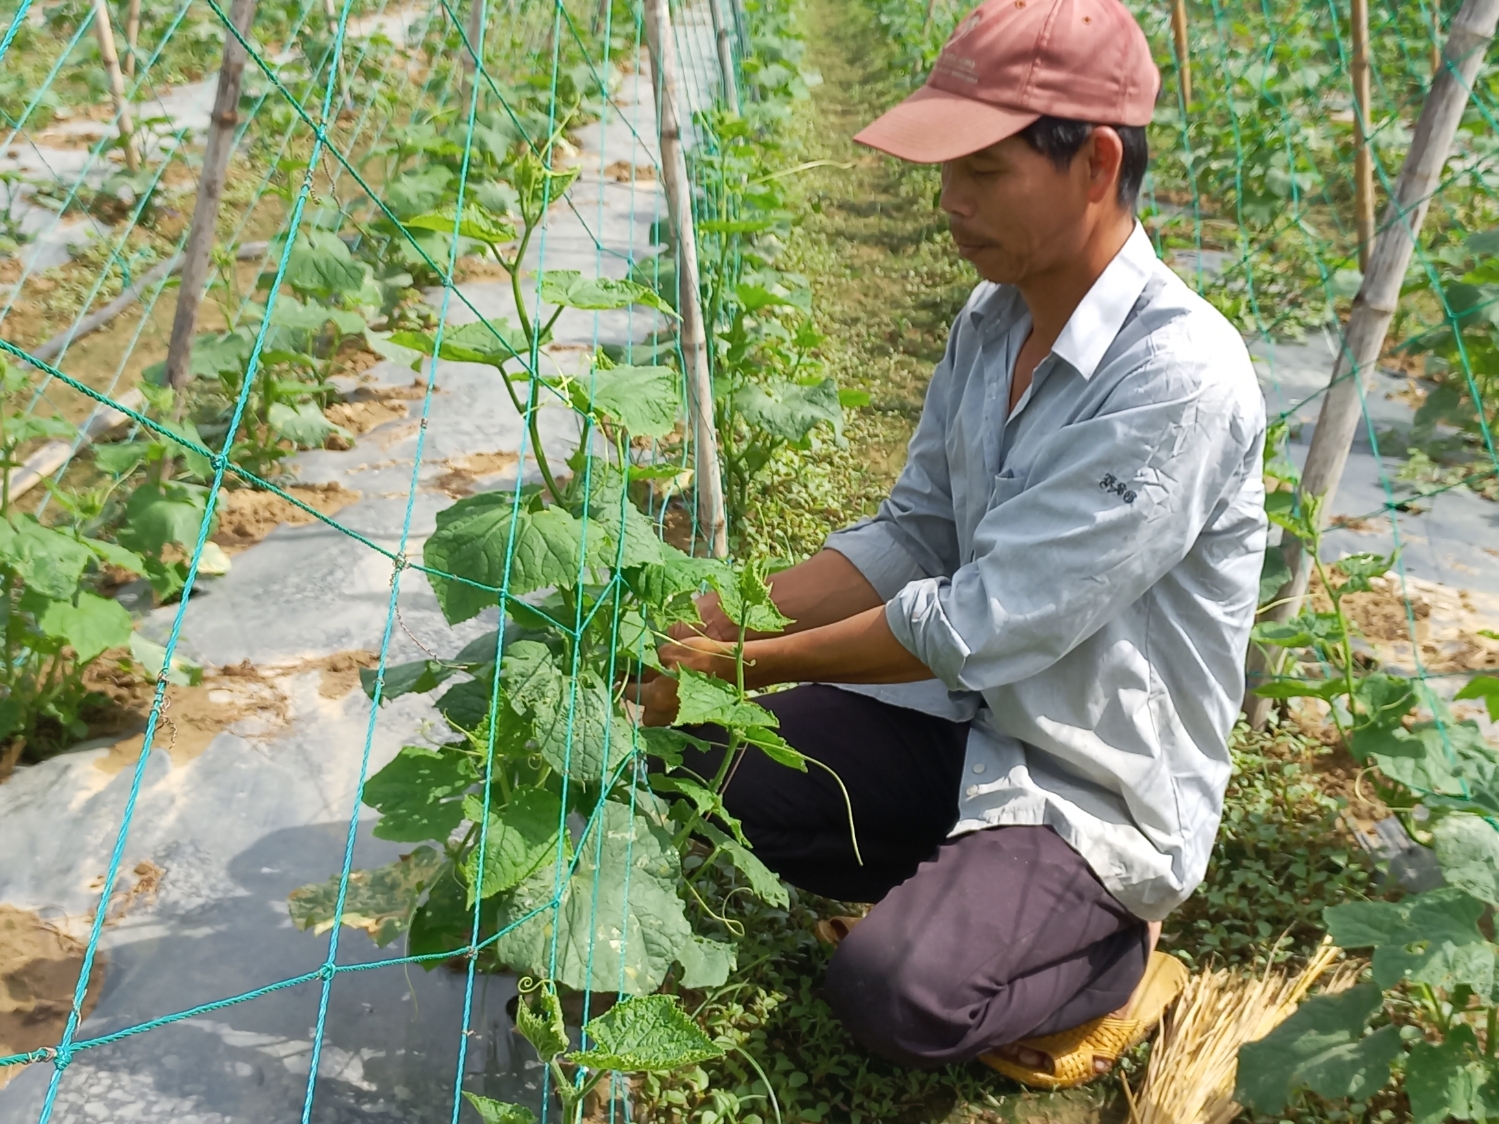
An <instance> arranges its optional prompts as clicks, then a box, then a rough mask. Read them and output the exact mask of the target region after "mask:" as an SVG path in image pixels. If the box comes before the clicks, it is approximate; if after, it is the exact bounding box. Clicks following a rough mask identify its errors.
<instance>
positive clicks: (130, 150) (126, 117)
mask: <svg viewBox="0 0 1499 1124" xmlns="http://www.w3.org/2000/svg"><path fill="white" fill-rule="evenodd" d="M94 35H95V37H96V38H98V40H99V57H100V58H101V59H103V60H104V73H105V75H106V76H107V77H108V78H109V96H110V97H111V98H112V99H113V101H114V108H115V120H116V121H118V122H119V128H120V147H121V148H123V149H124V150H125V167H127V168H129V169H130V170H131V171H132V172H134V171H138V170H139V169H140V166H141V162H140V157H139V156H138V155H137V154H136V151H135V119H134V117H133V116H132V115H131V113H130V103H129V102H128V101H126V100H125V77H124V75H122V74H121V73H120V56H119V55H118V54H116V53H115V33H114V28H113V27H112V26H111V25H110V22H109V5H108V4H107V3H105V0H94Z"/></svg>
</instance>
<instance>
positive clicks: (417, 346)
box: [390, 318, 531, 367]
mask: <svg viewBox="0 0 1499 1124" xmlns="http://www.w3.org/2000/svg"><path fill="white" fill-rule="evenodd" d="M390 342H391V343H392V344H395V345H397V346H399V347H402V348H407V349H410V350H411V351H414V352H416V353H417V354H419V355H431V354H432V353H433V350H434V349H436V352H437V357H438V358H439V359H450V360H452V361H453V362H455V363H483V364H485V365H486V366H490V367H504V366H505V364H506V363H510V362H513V361H515V360H517V359H519V360H521V361H524V360H525V359H527V358H528V357H529V356H530V354H531V344H530V341H529V340H527V339H526V334H525V333H524V332H522V331H521V330H520V329H519V328H517V327H515V326H513V325H512V324H511V323H510V322H509V321H508V320H504V319H500V318H495V319H493V320H475V321H473V322H472V323H470V324H458V325H453V324H449V325H447V326H445V327H444V328H443V330H442V340H441V342H440V343H439V341H438V339H437V333H436V332H418V331H409V330H403V331H399V332H392V333H391V334H390Z"/></svg>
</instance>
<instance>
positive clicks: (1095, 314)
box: [1051, 222, 1158, 379]
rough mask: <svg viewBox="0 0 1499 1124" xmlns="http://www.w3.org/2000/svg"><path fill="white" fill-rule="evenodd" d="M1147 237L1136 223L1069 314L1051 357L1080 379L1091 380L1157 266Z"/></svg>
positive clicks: (1053, 347) (1143, 229)
mask: <svg viewBox="0 0 1499 1124" xmlns="http://www.w3.org/2000/svg"><path fill="white" fill-rule="evenodd" d="M1157 260H1158V259H1157V258H1156V254H1155V247H1154V246H1152V245H1151V244H1150V236H1149V235H1148V234H1146V233H1145V228H1144V227H1143V226H1141V225H1140V224H1139V223H1138V222H1137V223H1135V229H1134V230H1133V231H1131V232H1130V236H1129V237H1128V238H1127V239H1125V242H1124V245H1123V246H1121V247H1120V249H1119V252H1118V253H1117V254H1115V255H1114V260H1113V261H1111V262H1109V264H1108V266H1107V267H1106V268H1105V269H1104V271H1103V272H1102V273H1101V274H1099V275H1098V280H1097V281H1095V282H1093V287H1092V288H1091V289H1089V290H1088V295H1087V296H1085V297H1083V299H1082V303H1080V304H1079V305H1078V306H1077V307H1076V308H1075V309H1073V311H1072V315H1071V316H1070V317H1069V318H1068V320H1067V325H1066V327H1064V328H1063V329H1062V334H1061V335H1060V336H1058V337H1057V342H1056V343H1054V344H1053V345H1052V348H1051V350H1052V354H1054V355H1056V356H1058V357H1059V358H1061V359H1064V360H1066V362H1067V363H1068V365H1069V366H1071V367H1072V368H1073V370H1075V371H1077V373H1078V374H1080V375H1082V376H1083V378H1085V379H1087V378H1092V377H1093V372H1094V371H1096V370H1097V369H1098V362H1099V360H1101V359H1102V358H1103V355H1104V352H1106V351H1108V349H1109V345H1110V344H1112V343H1113V342H1114V337H1115V336H1117V335H1118V334H1119V329H1120V328H1122V327H1124V319H1125V317H1126V316H1128V315H1129V311H1130V309H1132V308H1134V307H1135V301H1136V300H1138V299H1139V297H1140V293H1141V292H1142V291H1143V290H1144V288H1145V283H1146V282H1147V281H1148V280H1150V274H1151V271H1152V270H1153V269H1154V268H1155V264H1156V262H1157Z"/></svg>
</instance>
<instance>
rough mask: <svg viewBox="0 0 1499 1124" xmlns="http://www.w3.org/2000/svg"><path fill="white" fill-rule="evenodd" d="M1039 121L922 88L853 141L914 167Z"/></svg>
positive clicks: (964, 151)
mask: <svg viewBox="0 0 1499 1124" xmlns="http://www.w3.org/2000/svg"><path fill="white" fill-rule="evenodd" d="M1040 117H1041V115H1040V114H1039V113H1027V112H1025V111H1024V110H1017V109H1006V108H1004V107H1003V106H998V105H991V104H990V103H988V102H986V101H977V100H975V99H974V98H965V97H963V96H962V95H961V94H950V93H948V92H947V91H946V90H939V89H936V88H935V87H933V86H923V87H921V89H919V90H917V91H916V92H915V93H914V94H912V95H911V96H910V97H908V98H907V99H906V100H905V101H903V102H901V103H900V104H899V105H897V106H895V107H894V108H893V109H891V110H889V111H888V112H886V113H885V114H883V115H881V116H880V117H878V118H877V119H876V120H875V121H873V122H872V123H871V124H869V125H868V126H866V127H865V128H864V129H863V130H862V131H860V132H859V133H857V134H855V136H854V140H855V141H856V142H857V143H859V144H862V145H867V146H869V147H870V148H877V149H879V150H880V151H881V152H887V153H889V154H890V155H891V156H895V157H898V158H899V159H901V160H909V161H911V162H912V163H913V164H940V163H942V162H943V161H944V160H956V159H958V157H960V156H967V155H968V154H969V153H973V152H977V151H978V150H979V149H981V148H988V147H989V146H990V145H991V144H998V143H999V142H1000V141H1002V140H1004V139H1005V138H1007V137H1013V136H1014V135H1015V134H1016V133H1018V132H1020V130H1021V129H1023V128H1025V127H1026V126H1027V125H1030V124H1032V123H1033V122H1035V121H1038V120H1040Z"/></svg>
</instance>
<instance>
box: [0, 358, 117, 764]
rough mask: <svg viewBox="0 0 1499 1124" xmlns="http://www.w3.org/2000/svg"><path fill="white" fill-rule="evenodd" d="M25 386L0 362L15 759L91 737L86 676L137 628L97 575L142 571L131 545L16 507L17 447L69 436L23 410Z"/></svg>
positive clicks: (1, 613)
mask: <svg viewBox="0 0 1499 1124" xmlns="http://www.w3.org/2000/svg"><path fill="white" fill-rule="evenodd" d="M30 390H31V382H30V379H29V378H28V377H27V375H26V373H25V371H23V370H21V369H20V368H18V367H15V366H13V365H11V364H9V363H6V362H4V361H0V643H3V644H4V660H3V662H0V741H3V742H5V743H8V744H7V747H6V748H7V749H8V750H9V760H10V761H12V762H14V761H15V760H16V759H17V758H19V757H21V756H23V755H24V756H25V757H27V758H28V759H31V760H36V759H40V758H42V757H45V756H47V755H49V754H51V753H55V752H57V751H58V750H61V749H64V748H66V747H67V746H68V745H70V744H72V743H73V742H75V741H77V740H79V739H80V738H83V737H86V736H87V734H88V716H89V713H90V711H91V710H93V709H94V708H96V707H97V706H98V705H99V704H101V703H102V702H103V701H104V700H103V698H102V696H100V695H97V694H96V693H94V692H93V691H92V690H91V689H90V688H89V686H88V684H87V682H86V679H85V675H86V672H87V671H88V668H89V666H90V665H91V664H92V663H94V661H96V660H97V659H99V658H100V657H101V656H102V655H103V654H104V652H105V651H107V650H108V649H111V648H121V647H125V646H127V645H129V644H130V642H131V637H132V629H133V625H132V622H131V619H130V614H129V612H127V611H126V609H125V607H124V606H123V605H121V604H120V603H119V602H118V601H115V600H113V599H112V598H109V597H105V596H102V595H101V594H100V593H99V592H97V588H96V579H97V578H98V577H99V576H100V571H101V569H102V568H103V567H104V566H106V565H109V566H114V567H117V568H119V569H121V570H124V571H126V572H129V573H132V574H138V573H142V572H144V570H145V568H146V567H145V563H144V562H143V561H142V559H141V558H140V556H139V555H137V554H136V553H134V552H133V551H130V550H127V549H126V548H124V547H122V546H119V545H117V544H115V543H112V542H106V541H105V540H103V539H99V538H95V537H93V536H90V535H87V534H84V533H83V531H82V530H81V529H79V527H78V526H76V525H68V524H66V523H64V524H62V525H58V526H49V525H48V524H45V523H42V522H41V521H40V520H39V519H37V517H36V516H35V515H32V514H30V513H29V512H23V511H20V510H17V508H16V506H15V503H14V501H13V499H12V497H11V494H10V483H11V476H12V473H13V472H14V471H15V470H16V469H17V468H19V467H20V465H21V463H22V462H21V457H20V455H19V454H20V450H21V448H22V446H24V445H27V444H28V443H31V442H34V441H36V440H38V439H59V438H69V437H71V436H73V433H74V430H73V427H72V425H70V424H69V423H68V422H66V421H64V420H63V419H61V418H46V417H40V416H38V415H36V414H35V413H32V412H30V411H29V410H27V409H26V407H25V405H24V401H25V399H26V398H28V397H29V392H30ZM18 742H19V743H20V745H19V748H17V743H18ZM6 757H7V753H6V751H4V750H0V759H4V758H6Z"/></svg>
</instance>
